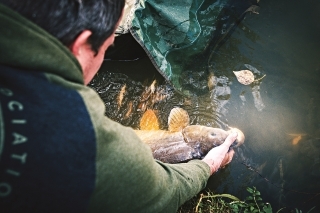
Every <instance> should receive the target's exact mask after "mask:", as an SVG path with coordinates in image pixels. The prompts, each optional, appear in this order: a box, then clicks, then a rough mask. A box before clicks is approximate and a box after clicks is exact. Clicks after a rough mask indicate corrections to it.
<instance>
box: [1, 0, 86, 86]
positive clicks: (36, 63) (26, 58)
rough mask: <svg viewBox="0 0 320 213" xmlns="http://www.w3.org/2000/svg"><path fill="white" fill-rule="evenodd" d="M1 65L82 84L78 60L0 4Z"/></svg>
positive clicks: (46, 34)
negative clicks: (49, 74)
mask: <svg viewBox="0 0 320 213" xmlns="http://www.w3.org/2000/svg"><path fill="white" fill-rule="evenodd" d="M0 29H1V33H0V64H3V65H7V66H12V67H16V68H23V69H25V70H33V71H39V72H48V73H52V74H56V75H59V76H61V77H63V78H65V79H66V80H69V81H72V82H75V83H81V84H83V76H82V69H81V66H80V64H79V62H78V60H77V59H76V58H75V57H74V56H73V55H72V53H71V52H70V50H69V49H68V48H67V47H65V46H64V45H63V44H62V43H61V42H60V41H59V40H58V39H56V38H55V37H54V36H52V35H51V34H49V33H48V32H47V31H45V30H44V29H42V28H40V27H39V26H37V25H36V24H34V23H32V22H31V21H29V20H27V19H26V18H24V17H23V16H21V15H20V14H18V13H17V12H15V11H13V10H11V9H10V8H8V7H6V6H4V5H2V4H0Z"/></svg>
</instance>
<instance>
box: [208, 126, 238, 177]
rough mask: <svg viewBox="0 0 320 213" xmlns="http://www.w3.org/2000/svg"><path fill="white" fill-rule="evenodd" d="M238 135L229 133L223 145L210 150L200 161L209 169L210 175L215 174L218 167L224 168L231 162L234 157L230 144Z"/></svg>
mask: <svg viewBox="0 0 320 213" xmlns="http://www.w3.org/2000/svg"><path fill="white" fill-rule="evenodd" d="M237 136H238V134H237V133H236V132H233V133H231V134H230V135H229V136H228V137H227V138H226V140H225V142H224V143H223V144H221V145H220V146H217V147H215V148H213V149H211V150H210V151H209V152H208V154H207V155H206V156H205V157H204V158H203V159H202V160H203V161H204V162H205V163H207V164H208V165H209V167H210V171H211V175H212V174H213V173H214V172H216V171H217V170H218V169H219V168H220V167H222V168H223V167H225V166H226V165H227V164H228V163H230V162H231V160H232V157H233V155H234V150H232V149H231V150H230V151H229V152H228V150H229V149H230V146H231V144H232V143H233V142H234V141H235V140H236V138H237Z"/></svg>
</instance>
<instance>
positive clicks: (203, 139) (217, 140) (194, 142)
mask: <svg viewBox="0 0 320 213" xmlns="http://www.w3.org/2000/svg"><path fill="white" fill-rule="evenodd" d="M232 132H237V133H238V136H237V139H236V140H235V141H234V142H233V144H232V145H231V147H238V146H240V145H242V144H243V143H244V140H245V136H244V134H243V132H242V131H241V130H239V129H237V128H231V129H230V130H228V131H225V130H223V129H220V128H213V127H207V126H202V125H190V126H187V127H185V128H184V129H183V130H182V134H183V137H184V140H185V142H186V143H187V144H188V145H189V146H191V147H192V148H193V150H194V151H193V153H192V155H193V157H194V158H197V157H198V158H199V156H201V157H202V156H204V155H206V154H207V153H208V152H209V151H210V150H211V149H212V148H214V147H216V146H219V145H221V144H222V143H224V141H225V140H226V138H227V137H228V135H229V134H231V133H232Z"/></svg>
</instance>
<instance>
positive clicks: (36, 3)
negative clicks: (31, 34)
mask: <svg viewBox="0 0 320 213" xmlns="http://www.w3.org/2000/svg"><path fill="white" fill-rule="evenodd" d="M0 3H2V4H4V5H6V6H8V7H10V8H11V9H13V10H14V11H16V12H18V13H20V14H21V15H22V16H24V17H26V18H27V19H29V20H30V21H32V22H34V23H35V24H37V25H38V26H40V27H42V28H43V29H45V30H46V31H48V32H49V33H50V34H52V35H53V36H55V37H56V38H57V39H59V40H60V41H61V42H62V43H63V44H64V45H65V46H67V47H68V46H69V45H71V44H72V43H73V41H74V39H75V38H76V37H77V36H78V35H79V34H80V33H81V32H82V31H84V30H90V31H91V32H92V35H91V36H90V38H89V42H90V44H91V48H92V50H94V51H95V52H98V50H99V48H100V47H101V45H102V44H103V42H104V41H105V40H106V39H107V38H108V37H109V36H111V35H112V34H113V33H114V30H115V28H116V24H117V22H118V21H119V19H120V17H121V14H122V10H123V7H124V4H125V0H23V1H21V0H0Z"/></svg>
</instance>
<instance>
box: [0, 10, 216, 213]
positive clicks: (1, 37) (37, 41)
mask: <svg viewBox="0 0 320 213" xmlns="http://www.w3.org/2000/svg"><path fill="white" fill-rule="evenodd" d="M0 29H1V33H0V134H2V136H1V135H0V183H1V186H2V187H3V189H2V191H0V209H2V210H3V209H6V211H8V212H10V211H11V210H12V211H11V212H13V211H14V212H16V211H22V212H23V211H24V212H28V210H32V212H72V211H74V212H83V211H88V212H121V213H124V212H152V213H156V212H176V210H177V209H178V207H179V206H180V205H182V204H183V203H184V202H185V201H186V200H188V199H190V198H192V197H193V196H194V195H196V194H197V193H198V192H199V191H200V190H201V189H203V188H204V187H205V185H206V182H207V180H208V178H209V176H210V169H209V166H208V165H207V164H205V163H204V162H202V161H200V160H192V161H190V162H188V163H183V164H175V165H173V164H165V163H161V162H159V161H156V160H154V159H153V157H152V153H151V150H150V148H149V147H148V146H147V145H145V144H144V143H142V142H141V141H140V139H139V138H138V137H137V136H136V134H135V132H134V131H133V130H132V129H131V128H130V127H124V126H122V125H120V124H118V123H116V122H114V121H112V120H110V119H109V118H107V117H105V116H104V112H105V106H104V103H103V102H102V100H101V99H100V98H99V96H98V95H97V93H96V92H95V91H94V90H92V89H91V88H89V87H87V86H85V85H84V84H83V77H82V71H81V66H80V64H79V63H78V61H77V60H76V58H75V57H74V56H73V55H72V54H71V52H70V51H69V50H68V49H67V48H66V47H65V46H64V45H62V43H60V41H58V40H57V39H56V38H54V37H53V36H52V35H50V34H49V33H47V32H46V31H44V30H43V29H41V28H39V27H38V26H36V25H35V24H33V23H31V22H30V21H28V20H26V19H25V18H24V17H22V16H20V15H19V14H17V13H16V12H13V11H12V10H10V9H8V8H7V7H4V6H3V5H1V4H0ZM18 113H19V114H18ZM17 119H20V120H19V121H17ZM2 210H1V211H2Z"/></svg>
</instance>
